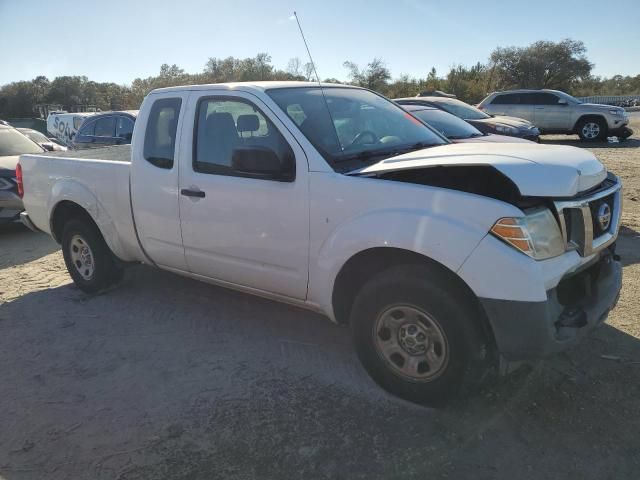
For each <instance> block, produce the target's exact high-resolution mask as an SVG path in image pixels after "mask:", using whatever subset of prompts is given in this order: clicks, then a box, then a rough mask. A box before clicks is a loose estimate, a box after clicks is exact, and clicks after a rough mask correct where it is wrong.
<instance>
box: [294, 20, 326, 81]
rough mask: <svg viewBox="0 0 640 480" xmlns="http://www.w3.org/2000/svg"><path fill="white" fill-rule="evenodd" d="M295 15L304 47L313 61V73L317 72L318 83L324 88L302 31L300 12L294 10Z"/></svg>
mask: <svg viewBox="0 0 640 480" xmlns="http://www.w3.org/2000/svg"><path fill="white" fill-rule="evenodd" d="M293 16H294V18H295V19H296V23H297V24H298V29H299V30H300V36H301V37H302V41H303V42H304V47H305V48H306V49H307V55H308V56H309V61H310V62H311V66H312V67H313V73H315V74H316V80H317V81H318V85H320V88H322V84H321V83H320V75H318V70H316V63H315V62H314V61H313V58H312V57H311V51H310V50H309V44H307V39H306V38H305V37H304V32H303V31H302V25H300V19H299V18H298V14H297V13H296V12H293Z"/></svg>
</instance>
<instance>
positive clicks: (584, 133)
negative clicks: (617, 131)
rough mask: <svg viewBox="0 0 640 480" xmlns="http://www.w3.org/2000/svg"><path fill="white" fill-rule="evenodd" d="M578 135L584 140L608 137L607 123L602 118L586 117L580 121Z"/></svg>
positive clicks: (593, 140)
mask: <svg viewBox="0 0 640 480" xmlns="http://www.w3.org/2000/svg"><path fill="white" fill-rule="evenodd" d="M578 135H579V136H580V139H581V140H582V141H583V142H595V141H598V140H604V139H605V138H606V137H607V124H606V123H605V122H604V120H602V119H598V118H586V119H584V120H580V122H579V123H578Z"/></svg>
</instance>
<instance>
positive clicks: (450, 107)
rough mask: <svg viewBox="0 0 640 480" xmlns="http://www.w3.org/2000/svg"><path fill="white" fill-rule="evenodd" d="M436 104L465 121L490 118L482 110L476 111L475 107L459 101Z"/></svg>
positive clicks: (451, 100) (452, 100)
mask: <svg viewBox="0 0 640 480" xmlns="http://www.w3.org/2000/svg"><path fill="white" fill-rule="evenodd" d="M437 104H438V106H439V107H440V108H442V109H444V110H446V111H447V112H449V113H452V114H454V115H455V116H456V117H460V118H464V119H465V120H483V119H485V118H490V116H489V115H487V114H486V113H484V112H483V111H482V110H478V109H477V108H476V107H472V106H471V105H468V104H466V103H464V102H461V101H460V100H454V99H450V100H446V101H442V102H441V101H438V102H437Z"/></svg>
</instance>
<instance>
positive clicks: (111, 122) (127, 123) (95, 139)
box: [73, 110, 138, 149]
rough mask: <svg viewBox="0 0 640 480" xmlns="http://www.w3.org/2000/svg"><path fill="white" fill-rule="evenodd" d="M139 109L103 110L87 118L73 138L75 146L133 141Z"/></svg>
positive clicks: (93, 146)
mask: <svg viewBox="0 0 640 480" xmlns="http://www.w3.org/2000/svg"><path fill="white" fill-rule="evenodd" d="M137 116H138V111H137V110H126V111H121V112H102V113H98V114H95V115H93V116H91V117H90V118H87V119H86V120H85V121H84V122H83V123H82V125H81V126H80V129H79V130H78V134H77V135H76V136H75V138H74V139H73V148H76V149H81V148H96V147H108V146H110V145H126V144H129V143H131V136H132V135H133V126H134V124H135V122H136V117H137Z"/></svg>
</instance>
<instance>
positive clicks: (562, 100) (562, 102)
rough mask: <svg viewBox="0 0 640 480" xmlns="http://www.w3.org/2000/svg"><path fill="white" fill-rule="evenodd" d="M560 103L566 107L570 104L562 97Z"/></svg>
mask: <svg viewBox="0 0 640 480" xmlns="http://www.w3.org/2000/svg"><path fill="white" fill-rule="evenodd" d="M558 105H563V106H565V107H566V106H567V105H569V104H568V103H567V101H566V100H564V99H563V98H561V99H559V100H558Z"/></svg>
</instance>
